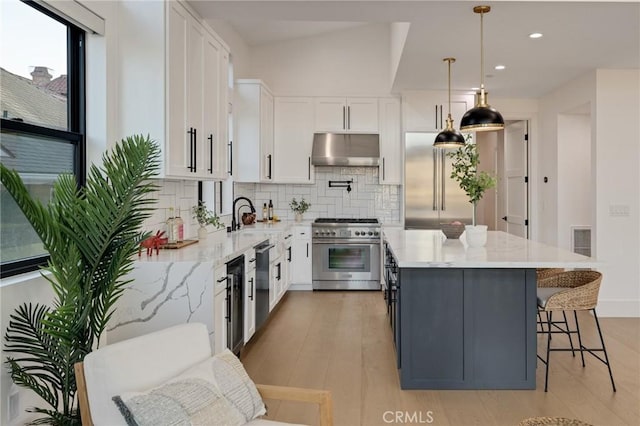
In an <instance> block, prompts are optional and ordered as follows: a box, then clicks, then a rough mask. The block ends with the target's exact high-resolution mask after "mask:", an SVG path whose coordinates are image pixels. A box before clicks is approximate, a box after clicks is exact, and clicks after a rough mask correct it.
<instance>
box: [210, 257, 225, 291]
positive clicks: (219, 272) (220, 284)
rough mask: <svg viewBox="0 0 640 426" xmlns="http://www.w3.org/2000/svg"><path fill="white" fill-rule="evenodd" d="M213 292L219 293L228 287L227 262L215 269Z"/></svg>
mask: <svg viewBox="0 0 640 426" xmlns="http://www.w3.org/2000/svg"><path fill="white" fill-rule="evenodd" d="M213 286H214V289H213V293H214V295H215V294H218V293H220V292H221V291H223V290H225V289H226V288H227V264H226V263H223V264H222V265H218V266H216V267H215V268H214V269H213Z"/></svg>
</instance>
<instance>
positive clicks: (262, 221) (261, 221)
mask: <svg viewBox="0 0 640 426" xmlns="http://www.w3.org/2000/svg"><path fill="white" fill-rule="evenodd" d="M256 222H259V223H269V221H268V220H262V219H260V220H256ZM274 222H281V220H280V219H278V220H272V221H271V223H274Z"/></svg>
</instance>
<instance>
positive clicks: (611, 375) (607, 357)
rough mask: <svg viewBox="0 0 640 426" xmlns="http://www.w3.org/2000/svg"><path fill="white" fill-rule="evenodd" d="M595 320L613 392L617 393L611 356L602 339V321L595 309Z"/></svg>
mask: <svg viewBox="0 0 640 426" xmlns="http://www.w3.org/2000/svg"><path fill="white" fill-rule="evenodd" d="M592 311H593V318H595V320H596V326H597V327H598V334H599V335H600V342H601V343H602V351H603V352H604V359H605V360H606V361H607V362H606V364H607V368H608V369H609V378H610V379H611V386H612V387H613V391H614V392H615V391H616V384H615V383H614V381H613V373H612V372H611V364H609V355H607V348H605V346H604V338H603V337H602V331H601V330H600V321H598V315H596V310H595V308H594V309H592Z"/></svg>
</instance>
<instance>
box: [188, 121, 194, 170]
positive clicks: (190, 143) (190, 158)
mask: <svg viewBox="0 0 640 426" xmlns="http://www.w3.org/2000/svg"><path fill="white" fill-rule="evenodd" d="M187 133H188V134H189V166H188V167H187V168H188V169H189V171H190V172H193V127H189V130H187Z"/></svg>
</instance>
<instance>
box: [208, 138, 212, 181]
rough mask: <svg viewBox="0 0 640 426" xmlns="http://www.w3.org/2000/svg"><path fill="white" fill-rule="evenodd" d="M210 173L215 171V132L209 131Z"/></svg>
mask: <svg viewBox="0 0 640 426" xmlns="http://www.w3.org/2000/svg"><path fill="white" fill-rule="evenodd" d="M207 139H208V140H209V164H210V167H209V173H213V133H209V137H208V138H207Z"/></svg>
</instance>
